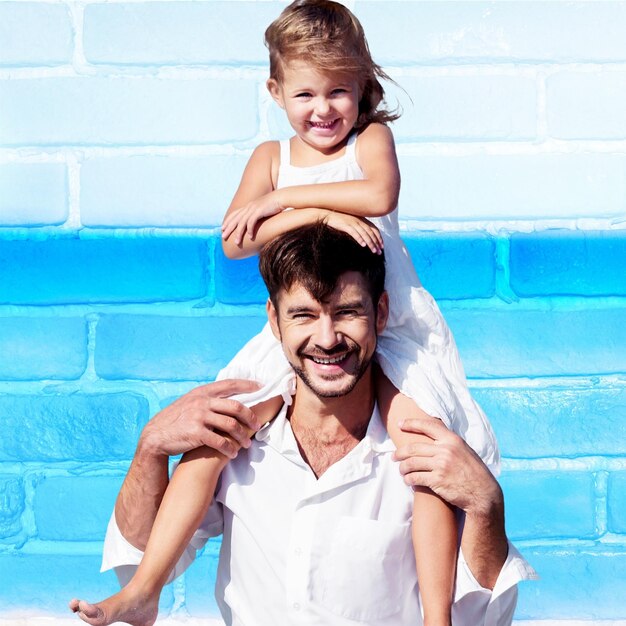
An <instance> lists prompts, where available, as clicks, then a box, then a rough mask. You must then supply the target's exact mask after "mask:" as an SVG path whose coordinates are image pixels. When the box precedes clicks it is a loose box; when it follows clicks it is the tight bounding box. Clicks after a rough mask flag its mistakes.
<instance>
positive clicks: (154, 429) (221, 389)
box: [139, 380, 260, 458]
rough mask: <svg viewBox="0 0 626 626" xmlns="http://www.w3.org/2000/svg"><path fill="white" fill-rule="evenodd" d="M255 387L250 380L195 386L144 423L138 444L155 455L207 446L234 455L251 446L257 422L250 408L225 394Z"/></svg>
mask: <svg viewBox="0 0 626 626" xmlns="http://www.w3.org/2000/svg"><path fill="white" fill-rule="evenodd" d="M258 388H259V385H258V383H256V382H254V381H249V380H222V381H219V382H215V383H209V384H208V385H202V386H200V387H196V388H195V389H193V390H191V391H190V392H189V393H186V394H185V395H184V396H181V397H180V398H178V400H176V401H175V402H173V403H172V404H170V405H169V406H167V407H166V408H165V409H163V410H162V411H161V412H160V413H157V414H156V415H155V416H154V417H153V418H152V419H151V420H150V421H149V422H148V423H147V424H146V426H145V428H144V430H143V432H142V434H141V438H140V441H139V447H140V448H141V449H142V451H143V452H148V453H150V454H153V455H156V456H175V455H177V454H182V453H184V452H189V451H190V450H194V449H195V448H199V447H201V446H207V447H208V448H212V449H214V450H217V451H218V452H221V453H222V454H223V455H225V456H227V457H229V458H234V457H235V456H236V455H237V452H238V451H239V448H240V447H241V446H243V447H245V448H247V447H249V446H250V433H251V432H254V431H256V430H258V429H259V428H260V424H258V422H257V420H256V417H255V415H254V413H253V412H252V411H251V410H250V409H249V408H247V407H245V406H244V405H243V404H241V403H240V402H237V401H236V400H231V399H229V397H228V396H232V395H234V394H238V393H247V392H250V391H256V390H257V389H258ZM226 435H228V437H227V436H226Z"/></svg>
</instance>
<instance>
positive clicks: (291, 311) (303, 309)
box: [286, 305, 313, 315]
mask: <svg viewBox="0 0 626 626" xmlns="http://www.w3.org/2000/svg"><path fill="white" fill-rule="evenodd" d="M312 310H313V309H312V307H310V306H306V305H300V306H290V307H289V308H288V309H287V311H286V313H287V315H297V314H298V313H311V311H312Z"/></svg>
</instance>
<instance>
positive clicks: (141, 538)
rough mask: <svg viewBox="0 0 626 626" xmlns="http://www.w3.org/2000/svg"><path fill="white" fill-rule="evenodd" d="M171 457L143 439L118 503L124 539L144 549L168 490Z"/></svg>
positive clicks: (118, 518)
mask: <svg viewBox="0 0 626 626" xmlns="http://www.w3.org/2000/svg"><path fill="white" fill-rule="evenodd" d="M168 482H169V477H168V457H167V456H165V455H162V454H157V453H155V452H154V450H153V449H151V447H150V445H149V444H148V443H146V441H145V440H143V439H140V440H139V444H138V446H137V451H136V453H135V458H134V459H133V462H132V463H131V466H130V469H129V470H128V474H127V475H126V479H125V480H124V484H123V485H122V489H121V490H120V493H119V495H118V497H117V501H116V503H115V519H116V521H117V525H118V528H119V529H120V532H121V533H122V535H123V536H124V538H125V539H126V540H127V541H128V542H129V543H130V544H132V545H133V546H135V547H136V548H139V549H140V550H144V549H145V547H146V544H147V543H148V538H149V537H150V531H151V530H152V525H153V524H154V520H155V518H156V514H157V512H158V510H159V506H160V505H161V500H162V499H163V494H164V493H165V490H166V489H167V485H168Z"/></svg>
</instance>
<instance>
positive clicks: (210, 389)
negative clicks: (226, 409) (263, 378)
mask: <svg viewBox="0 0 626 626" xmlns="http://www.w3.org/2000/svg"><path fill="white" fill-rule="evenodd" d="M260 388H261V385H260V384H259V383H257V382H256V381H255V380H246V379H243V378H227V379H225V380H218V381H216V382H214V383H208V384H206V385H200V386H199V387H196V388H195V389H194V391H195V392H197V393H200V394H202V395H206V396H208V397H211V398H228V397H229V396H234V395H235V394H238V393H250V392H252V391H258V390H259V389H260ZM194 391H192V393H193V392H194Z"/></svg>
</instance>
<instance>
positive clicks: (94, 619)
mask: <svg viewBox="0 0 626 626" xmlns="http://www.w3.org/2000/svg"><path fill="white" fill-rule="evenodd" d="M158 603H159V598H158V596H156V597H154V596H146V595H139V594H135V593H132V592H131V590H129V589H128V587H124V588H123V589H122V590H121V591H120V592H119V593H116V594H115V595H113V596H111V597H109V598H107V599H106V600H103V601H102V602H98V603H97V604H89V602H85V600H77V599H76V598H74V599H73V600H71V601H70V603H69V607H70V609H71V610H72V611H73V612H74V613H76V614H78V617H80V619H82V620H83V621H84V622H87V623H88V624H91V625H92V626H108V624H112V623H113V622H126V623H127V624H132V626H152V624H154V622H155V620H156V618H157V614H158V612H159V607H158Z"/></svg>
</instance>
